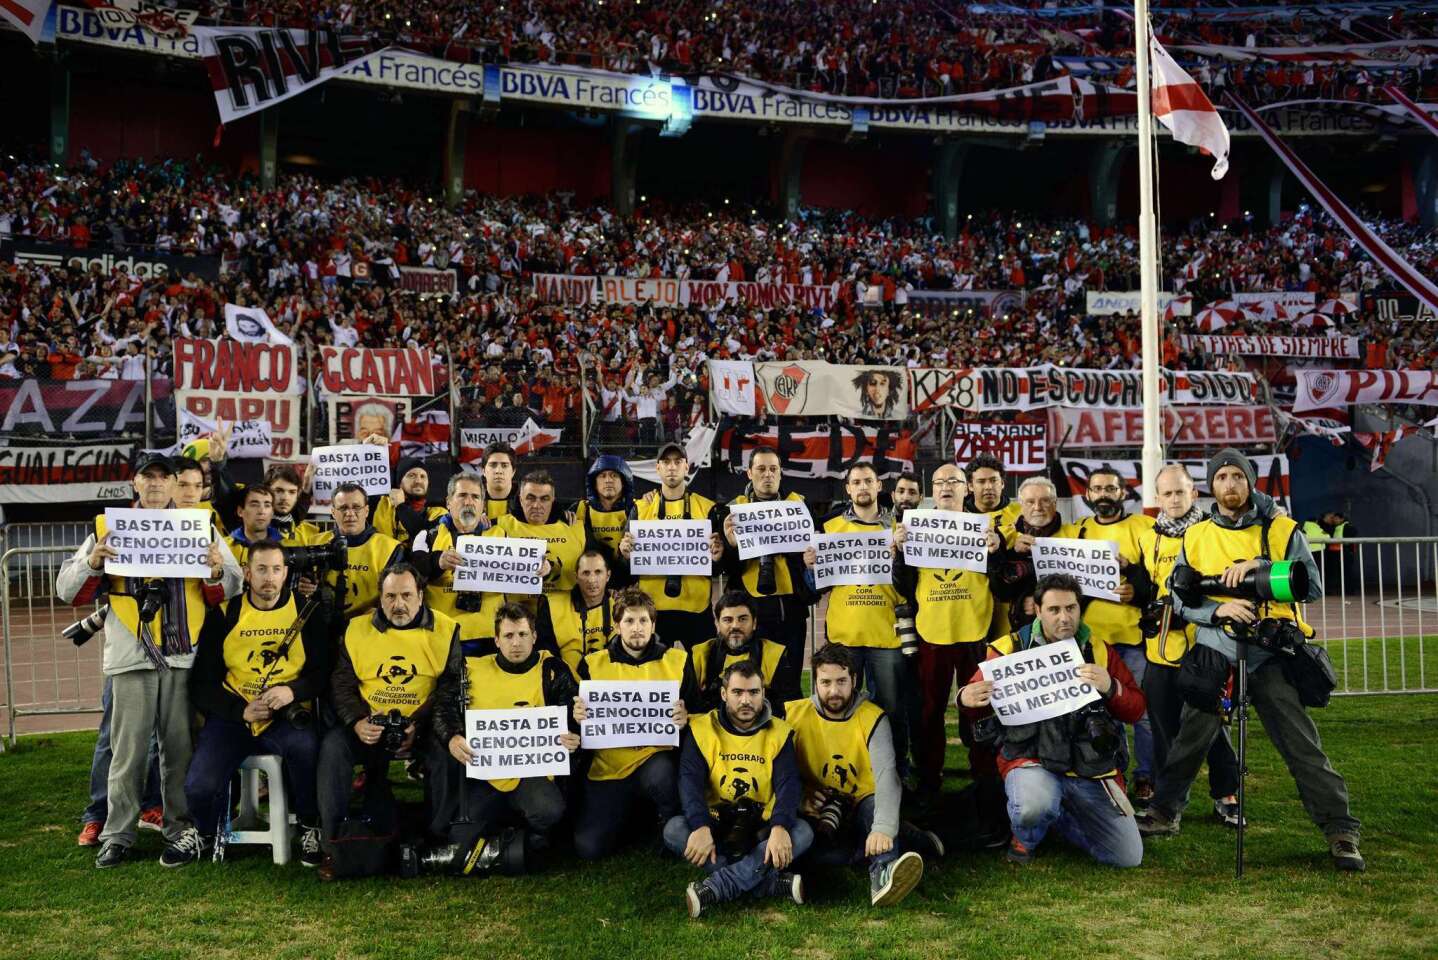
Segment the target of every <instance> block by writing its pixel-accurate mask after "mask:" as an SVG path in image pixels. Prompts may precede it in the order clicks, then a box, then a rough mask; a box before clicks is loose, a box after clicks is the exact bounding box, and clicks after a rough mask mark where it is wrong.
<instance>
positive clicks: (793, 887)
mask: <svg viewBox="0 0 1438 960" xmlns="http://www.w3.org/2000/svg"><path fill="white" fill-rule="evenodd" d="M764 893H765V894H766V895H768V896H771V897H788V898H789V899H790V900H793V901H794V902H795V903H798V904H802V903H803V902H804V878H803V877H802V876H801V875H800V874H797V873H784V872H781V871H779V870H775V871H774V872H773V873H772V874H770V875H769V883H768V885H767V886H765V887H764Z"/></svg>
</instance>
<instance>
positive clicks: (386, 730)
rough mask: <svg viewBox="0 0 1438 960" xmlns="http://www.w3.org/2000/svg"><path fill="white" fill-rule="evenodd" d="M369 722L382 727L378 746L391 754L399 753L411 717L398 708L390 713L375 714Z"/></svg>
mask: <svg viewBox="0 0 1438 960" xmlns="http://www.w3.org/2000/svg"><path fill="white" fill-rule="evenodd" d="M369 722H370V723H372V724H374V725H375V726H377V727H379V728H380V734H379V743H378V744H377V746H378V747H379V748H380V749H382V750H384V751H385V752H386V753H388V754H391V755H393V754H396V753H399V751H400V747H402V746H404V733H405V730H406V729H407V728H408V727H409V718H408V717H406V716H405V715H404V714H402V713H400V712H399V711H398V710H391V711H390V712H389V713H377V714H375V715H374V716H372V717H370V718H369Z"/></svg>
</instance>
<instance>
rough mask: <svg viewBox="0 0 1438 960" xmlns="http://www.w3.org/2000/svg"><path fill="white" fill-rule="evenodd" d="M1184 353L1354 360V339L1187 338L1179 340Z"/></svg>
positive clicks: (1355, 349)
mask: <svg viewBox="0 0 1438 960" xmlns="http://www.w3.org/2000/svg"><path fill="white" fill-rule="evenodd" d="M1179 344H1180V346H1182V347H1183V349H1185V350H1199V351H1202V352H1203V353H1213V354H1226V353H1233V354H1239V355H1242V356H1249V357H1312V358H1316V359H1320V360H1356V359H1358V358H1359V357H1360V356H1362V353H1360V351H1359V345H1358V338H1357V337H1269V336H1232V337H1231V336H1214V335H1205V334H1190V335H1185V336H1182V337H1179Z"/></svg>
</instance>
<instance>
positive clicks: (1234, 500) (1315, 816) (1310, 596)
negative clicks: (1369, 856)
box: [1139, 449, 1364, 871]
mask: <svg viewBox="0 0 1438 960" xmlns="http://www.w3.org/2000/svg"><path fill="white" fill-rule="evenodd" d="M1256 481H1257V476H1256V474H1255V471H1254V469H1253V464H1252V463H1250V462H1249V460H1248V458H1247V457H1245V456H1244V455H1243V454H1241V453H1239V452H1238V451H1237V450H1233V449H1225V450H1221V451H1219V452H1218V454H1216V455H1215V456H1214V458H1213V459H1212V460H1210V461H1209V462H1208V485H1209V489H1210V490H1211V491H1212V493H1213V496H1214V500H1215V503H1214V506H1213V511H1212V513H1211V514H1210V515H1209V516H1208V517H1207V518H1206V519H1204V520H1201V521H1199V522H1198V523H1195V524H1193V525H1192V526H1190V527H1189V528H1188V529H1187V530H1185V531H1184V534H1183V545H1182V547H1181V548H1180V550H1179V554H1178V559H1177V560H1176V561H1175V563H1174V579H1173V582H1174V583H1177V582H1179V578H1180V577H1181V576H1182V575H1184V568H1185V567H1187V568H1189V569H1190V570H1191V571H1193V572H1195V573H1197V574H1198V575H1199V576H1200V577H1222V579H1223V581H1224V583H1225V584H1226V585H1228V586H1229V587H1233V586H1237V585H1238V583H1239V582H1240V581H1242V579H1243V578H1244V577H1245V576H1246V575H1247V574H1249V573H1251V572H1254V571H1260V570H1264V569H1267V568H1268V567H1269V566H1271V565H1272V563H1273V562H1274V561H1275V560H1288V561H1291V562H1293V563H1301V564H1303V565H1304V566H1305V567H1306V568H1307V570H1308V578H1309V587H1308V593H1307V595H1306V596H1304V597H1302V598H1301V600H1300V602H1302V603H1312V602H1314V601H1316V600H1319V599H1321V598H1322V596H1323V584H1322V583H1321V582H1320V580H1319V575H1318V567H1317V565H1316V564H1315V563H1314V562H1313V555H1312V554H1311V553H1310V552H1309V547H1308V541H1307V540H1306V539H1305V538H1304V536H1303V533H1302V531H1301V530H1299V529H1298V524H1297V523H1295V522H1294V521H1293V520H1291V519H1290V518H1289V517H1287V516H1285V515H1281V514H1280V513H1279V512H1278V510H1277V509H1276V507H1275V504H1274V502H1273V499H1272V498H1271V497H1269V496H1267V495H1265V494H1263V493H1260V492H1258V491H1257V490H1255V489H1254V487H1255V485H1256ZM1173 612H1174V614H1175V615H1176V616H1178V617H1180V618H1182V620H1183V621H1184V622H1186V623H1190V624H1193V625H1194V628H1195V629H1194V634H1195V638H1196V642H1197V648H1208V649H1209V650H1215V651H1217V652H1218V653H1219V654H1221V655H1222V656H1223V657H1224V658H1226V659H1227V660H1228V662H1229V663H1230V664H1232V663H1234V662H1235V661H1236V660H1237V655H1238V646H1237V642H1236V641H1235V640H1234V638H1233V637H1232V636H1230V635H1229V634H1228V633H1226V632H1225V631H1224V630H1223V624H1225V623H1229V624H1233V625H1237V626H1240V627H1245V626H1246V627H1250V628H1251V627H1254V626H1256V625H1257V624H1258V623H1259V622H1260V621H1288V624H1287V626H1288V627H1289V628H1290V629H1292V628H1296V629H1297V630H1298V631H1300V632H1301V633H1302V634H1303V636H1304V637H1312V636H1313V628H1312V627H1310V626H1309V625H1308V624H1307V623H1306V622H1305V621H1304V619H1303V615H1302V614H1301V613H1300V612H1299V609H1298V604H1297V603H1278V602H1276V601H1273V602H1261V601H1253V600H1246V599H1240V598H1230V597H1227V596H1205V597H1202V598H1200V599H1195V598H1192V597H1185V596H1183V595H1181V594H1178V593H1175V594H1174V604H1173ZM1280 625H1281V624H1280ZM1197 648H1195V650H1193V651H1190V652H1189V654H1188V656H1194V655H1195V654H1196V653H1197V652H1198V649H1197ZM1247 666H1248V694H1249V698H1250V699H1251V701H1252V703H1253V706H1254V708H1255V709H1256V710H1257V711H1258V716H1259V719H1260V720H1261V721H1262V722H1263V728H1264V730H1266V731H1267V732H1268V736H1269V739H1270V740H1272V741H1273V745H1274V747H1275V748H1276V749H1277V750H1278V752H1279V754H1280V755H1281V756H1282V757H1283V761H1284V763H1285V764H1287V765H1288V770H1289V773H1291V774H1292V775H1293V780H1294V782H1295V784H1296V785H1297V787H1298V795H1299V797H1300V798H1301V799H1302V801H1303V807H1304V809H1305V810H1307V811H1308V816H1309V817H1310V819H1312V820H1313V822H1314V823H1315V824H1317V825H1318V828H1319V829H1320V830H1322V831H1323V834H1324V836H1325V837H1326V838H1327V839H1328V849H1329V854H1330V855H1331V856H1332V857H1333V864H1334V866H1335V867H1337V868H1338V869H1339V870H1354V871H1361V870H1362V869H1363V868H1364V862H1363V855H1362V854H1361V853H1359V851H1358V831H1359V823H1358V820H1357V819H1356V818H1355V817H1353V815H1352V814H1351V813H1350V812H1349V809H1348V786H1347V784H1346V783H1344V780H1343V777H1342V776H1340V775H1339V774H1338V772H1337V771H1335V770H1334V769H1333V765H1332V764H1331V763H1329V761H1328V757H1327V755H1326V754H1324V752H1323V747H1322V744H1321V743H1320V742H1319V738H1318V728H1317V727H1315V726H1314V724H1313V720H1312V718H1311V717H1309V716H1308V712H1307V711H1306V710H1305V709H1304V707H1303V703H1302V702H1301V701H1300V700H1299V698H1298V691H1297V690H1296V689H1295V688H1294V686H1293V684H1292V683H1290V682H1289V679H1288V677H1287V675H1286V673H1285V671H1284V670H1283V669H1282V668H1281V665H1280V663H1279V662H1278V661H1277V660H1275V659H1274V655H1273V654H1272V653H1270V652H1269V651H1268V650H1266V649H1264V648H1263V647H1261V646H1259V645H1258V644H1257V643H1253V644H1250V645H1249V647H1248V653H1247ZM1222 723H1223V720H1222V717H1221V716H1220V714H1219V712H1218V711H1217V710H1214V711H1212V712H1209V711H1205V710H1198V709H1195V708H1194V707H1193V706H1192V705H1189V704H1185V705H1184V707H1183V712H1182V718H1181V720H1180V723H1179V732H1178V737H1177V738H1176V739H1175V741H1174V743H1173V744H1172V746H1171V747H1170V749H1169V754H1168V762H1167V763H1166V764H1165V765H1164V767H1163V770H1162V771H1161V772H1160V773H1159V778H1158V788H1157V791H1156V792H1155V794H1154V798H1153V804H1152V806H1151V807H1150V809H1149V812H1148V813H1147V814H1146V815H1145V816H1144V817H1142V818H1140V820H1139V830H1140V832H1142V833H1144V834H1146V835H1154V834H1174V833H1177V832H1178V830H1179V819H1180V816H1181V814H1182V812H1183V809H1184V807H1185V806H1187V803H1188V791H1189V788H1190V787H1191V786H1192V785H1193V781H1194V779H1195V777H1196V776H1197V775H1198V768H1199V767H1200V766H1201V765H1202V763H1203V759H1204V757H1205V755H1206V754H1207V753H1208V750H1209V747H1210V745H1211V744H1212V743H1213V740H1214V738H1215V737H1216V736H1218V733H1219V731H1220V730H1221V728H1222Z"/></svg>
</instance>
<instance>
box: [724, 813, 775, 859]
mask: <svg viewBox="0 0 1438 960" xmlns="http://www.w3.org/2000/svg"><path fill="white" fill-rule="evenodd" d="M718 821H719V829H718V831H717V835H716V837H715V846H717V847H718V848H719V851H720V852H721V853H723V854H724V855H725V856H730V857H742V856H743V855H744V854H746V853H748V852H749V851H750V850H752V849H753V847H754V844H755V843H757V842H758V841H759V831H760V830H761V829H763V827H764V807H763V806H762V805H761V804H759V803H757V802H756V801H753V800H736V801H734V802H733V803H726V804H723V805H722V806H720V807H719V816H718Z"/></svg>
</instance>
